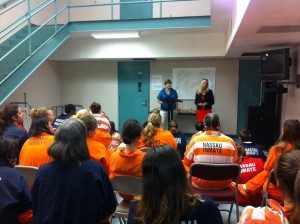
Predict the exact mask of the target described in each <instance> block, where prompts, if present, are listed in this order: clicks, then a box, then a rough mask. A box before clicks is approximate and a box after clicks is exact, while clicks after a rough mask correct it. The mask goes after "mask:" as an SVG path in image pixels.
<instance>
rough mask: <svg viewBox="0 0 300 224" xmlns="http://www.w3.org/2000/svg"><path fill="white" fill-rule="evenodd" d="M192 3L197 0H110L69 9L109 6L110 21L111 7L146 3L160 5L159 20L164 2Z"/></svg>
mask: <svg viewBox="0 0 300 224" xmlns="http://www.w3.org/2000/svg"><path fill="white" fill-rule="evenodd" d="M193 1H198V0H149V1H148V0H139V1H133V2H114V0H111V2H110V3H97V2H95V3H94V4H84V5H83V4H82V5H79V4H77V5H76V4H74V5H72V4H70V6H69V7H70V9H71V8H81V7H95V6H109V5H110V6H111V19H113V6H114V5H127V4H128V5H130V4H138V3H147V4H153V3H159V4H160V8H159V9H160V13H159V14H160V17H159V18H163V17H162V3H166V2H193Z"/></svg>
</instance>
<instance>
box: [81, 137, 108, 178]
mask: <svg viewBox="0 0 300 224" xmlns="http://www.w3.org/2000/svg"><path fill="white" fill-rule="evenodd" d="M87 146H88V149H89V153H90V159H91V160H92V161H95V162H98V163H99V162H100V163H101V164H102V165H103V167H104V169H105V170H106V172H107V173H109V157H110V154H109V152H108V150H107V149H106V148H105V146H104V145H103V144H102V143H100V142H97V141H96V140H95V139H93V138H90V137H88V138H87Z"/></svg>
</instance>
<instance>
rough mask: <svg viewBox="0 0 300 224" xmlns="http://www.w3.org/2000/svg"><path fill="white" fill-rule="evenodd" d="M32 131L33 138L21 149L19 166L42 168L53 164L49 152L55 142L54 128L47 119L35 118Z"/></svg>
mask: <svg viewBox="0 0 300 224" xmlns="http://www.w3.org/2000/svg"><path fill="white" fill-rule="evenodd" d="M33 116H37V114H36V115H33ZM30 130H31V131H30V136H31V137H30V138H29V139H27V140H26V142H25V143H24V145H23V147H22V149H21V152H20V156H19V164H20V165H23V166H35V167H40V166H41V165H43V164H45V163H49V162H51V157H50V156H49V155H48V153H47V151H48V148H49V147H50V145H51V144H52V143H53V141H54V136H53V128H52V125H51V123H50V121H49V119H48V118H47V117H38V118H35V117H34V118H33V120H32V123H31V126H30Z"/></svg>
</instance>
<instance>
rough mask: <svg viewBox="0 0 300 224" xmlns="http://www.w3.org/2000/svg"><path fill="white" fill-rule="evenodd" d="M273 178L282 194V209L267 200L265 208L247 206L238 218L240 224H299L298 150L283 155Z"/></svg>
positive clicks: (273, 201) (299, 168)
mask: <svg viewBox="0 0 300 224" xmlns="http://www.w3.org/2000/svg"><path fill="white" fill-rule="evenodd" d="M275 177H276V180H277V182H278V185H279V186H280V187H281V189H282V191H283V194H284V204H283V207H282V206H281V205H280V204H278V202H276V201H275V200H273V199H269V200H268V203H267V205H268V206H266V207H258V208H254V207H252V206H247V207H246V208H245V209H244V211H243V213H242V215H241V218H240V222H239V223H240V224H255V223H266V224H267V223H272V224H287V223H290V224H299V223H300V204H299V198H300V191H299V189H300V150H299V149H297V148H295V150H293V151H291V152H288V153H284V154H283V155H282V156H281V157H280V158H279V159H278V163H277V165H276V168H275Z"/></svg>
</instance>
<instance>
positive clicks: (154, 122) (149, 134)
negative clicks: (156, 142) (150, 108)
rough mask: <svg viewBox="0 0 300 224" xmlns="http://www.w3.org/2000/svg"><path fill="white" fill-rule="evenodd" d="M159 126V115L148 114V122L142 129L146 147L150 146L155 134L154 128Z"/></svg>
mask: <svg viewBox="0 0 300 224" xmlns="http://www.w3.org/2000/svg"><path fill="white" fill-rule="evenodd" d="M160 126H161V115H160V114H159V113H151V114H150V115H149V116H148V124H147V125H146V127H145V128H144V130H143V135H144V138H145V140H144V143H145V145H146V146H147V147H151V146H152V139H153V137H154V136H155V135H156V129H155V128H159V127H160Z"/></svg>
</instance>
